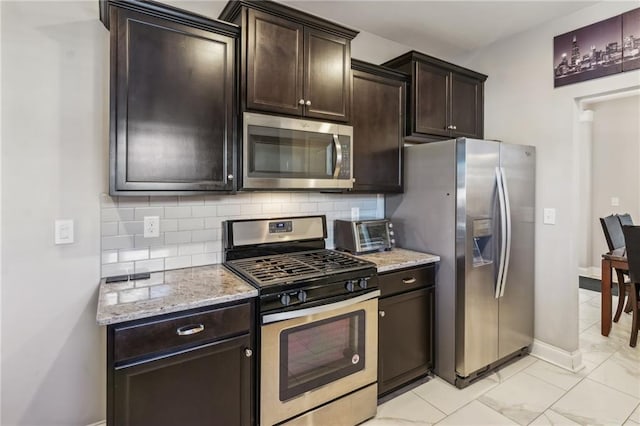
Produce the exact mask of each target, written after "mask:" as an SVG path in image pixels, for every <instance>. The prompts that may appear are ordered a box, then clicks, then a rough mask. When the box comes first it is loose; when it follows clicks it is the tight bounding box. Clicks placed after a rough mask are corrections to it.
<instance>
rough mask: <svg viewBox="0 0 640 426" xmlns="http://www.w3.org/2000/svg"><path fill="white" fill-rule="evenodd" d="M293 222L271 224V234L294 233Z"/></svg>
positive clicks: (284, 221)
mask: <svg viewBox="0 0 640 426" xmlns="http://www.w3.org/2000/svg"><path fill="white" fill-rule="evenodd" d="M292 231H293V222H292V221H290V220H283V221H280V222H269V233H270V234H279V233H281V232H292Z"/></svg>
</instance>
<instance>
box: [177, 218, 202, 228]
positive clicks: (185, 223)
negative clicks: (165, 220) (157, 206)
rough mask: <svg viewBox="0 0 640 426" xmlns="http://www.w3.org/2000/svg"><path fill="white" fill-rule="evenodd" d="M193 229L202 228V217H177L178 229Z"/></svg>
mask: <svg viewBox="0 0 640 426" xmlns="http://www.w3.org/2000/svg"><path fill="white" fill-rule="evenodd" d="M194 229H204V219H203V218H195V219H178V230H180V231H191V230H194Z"/></svg>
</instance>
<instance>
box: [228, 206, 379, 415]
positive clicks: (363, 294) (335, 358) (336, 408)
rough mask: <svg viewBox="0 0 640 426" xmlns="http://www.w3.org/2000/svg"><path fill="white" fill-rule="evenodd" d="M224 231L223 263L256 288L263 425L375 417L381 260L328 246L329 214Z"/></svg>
mask: <svg viewBox="0 0 640 426" xmlns="http://www.w3.org/2000/svg"><path fill="white" fill-rule="evenodd" d="M223 233H224V235H223V243H224V246H225V247H224V256H225V265H226V266H227V267H228V268H230V269H231V270H233V271H235V272H236V273H237V274H239V275H240V276H242V277H243V278H244V279H246V280H247V281H248V282H250V283H251V284H252V285H254V286H255V287H256V288H257V289H258V291H259V299H260V300H259V303H258V315H257V318H258V321H259V324H258V330H259V333H258V345H259V346H258V347H259V348H260V352H259V360H258V365H259V375H258V376H259V383H258V386H259V389H260V390H259V395H260V396H259V401H260V403H259V407H258V410H259V415H258V418H259V419H260V424H261V425H262V426H267V425H274V424H287V425H303V424H304V425H308V424H331V425H344V426H350V425H355V424H358V423H361V422H362V421H364V420H366V419H368V418H371V417H373V416H375V413H376V405H377V364H378V359H377V356H378V355H377V353H378V296H379V294H380V292H379V291H378V277H377V270H376V267H375V265H374V264H373V263H370V262H366V261H363V260H360V259H357V258H355V257H353V256H350V255H347V254H344V253H340V252H336V251H333V250H327V249H326V248H325V238H326V236H327V226H326V218H325V216H308V217H290V218H278V219H251V220H230V221H226V222H224V223H223Z"/></svg>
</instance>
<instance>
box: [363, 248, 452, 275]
mask: <svg viewBox="0 0 640 426" xmlns="http://www.w3.org/2000/svg"><path fill="white" fill-rule="evenodd" d="M357 257H359V258H360V259H364V260H368V261H369V262H373V263H375V264H376V266H377V267H378V272H379V273H381V272H389V271H393V270H396V269H402V268H410V267H412V266H418V265H425V264H427V263H434V262H439V261H440V256H436V255H434V254H429V253H421V252H419V251H413V250H407V249H403V248H398V247H394V248H393V249H392V250H390V251H380V252H376V253H369V254H361V255H358V256H357Z"/></svg>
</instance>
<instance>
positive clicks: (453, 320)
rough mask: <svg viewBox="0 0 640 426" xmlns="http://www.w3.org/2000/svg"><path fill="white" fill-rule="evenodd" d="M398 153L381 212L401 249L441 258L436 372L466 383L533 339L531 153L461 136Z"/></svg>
mask: <svg viewBox="0 0 640 426" xmlns="http://www.w3.org/2000/svg"><path fill="white" fill-rule="evenodd" d="M404 158H405V169H404V179H405V180H404V185H405V192H404V194H402V195H397V196H390V197H388V198H387V200H386V214H387V216H388V217H390V218H391V219H392V220H393V223H394V226H395V227H394V229H395V232H396V237H397V240H398V241H399V243H400V244H401V245H402V246H403V247H406V248H409V249H414V250H419V251H425V252H429V253H435V254H438V255H439V256H440V265H439V269H438V282H439V285H438V292H437V293H436V304H435V306H436V360H435V372H436V374H437V375H438V376H440V377H442V378H443V379H445V380H447V381H449V382H450V383H453V384H455V385H456V386H458V387H464V386H466V385H468V384H469V383H470V382H472V381H473V380H475V379H477V378H478V377H481V376H483V375H484V374H486V373H488V372H490V371H491V370H492V369H494V368H496V367H499V366H500V365H502V364H504V363H506V362H508V361H510V360H512V359H514V358H515V357H518V356H521V355H523V354H525V353H526V352H527V351H528V349H529V346H530V345H531V343H532V342H533V314H534V311H533V303H534V300H533V299H534V230H535V221H534V216H535V215H534V208H535V158H536V151H535V148H534V147H532V146H524V145H513V144H506V143H500V142H495V141H485V140H475V139H467V138H459V139H455V140H448V141H442V142H435V143H429V144H424V145H414V146H408V147H405V152H404Z"/></svg>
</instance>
